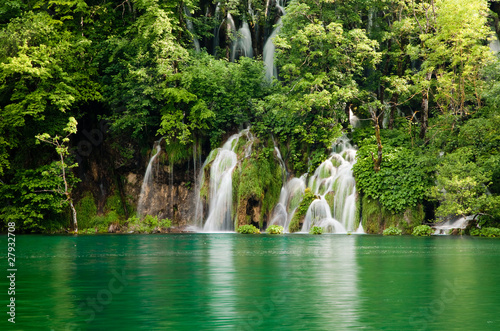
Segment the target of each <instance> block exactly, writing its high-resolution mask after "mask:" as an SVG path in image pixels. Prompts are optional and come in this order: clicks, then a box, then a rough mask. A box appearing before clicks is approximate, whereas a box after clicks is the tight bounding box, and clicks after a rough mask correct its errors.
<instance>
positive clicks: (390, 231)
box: [382, 226, 403, 236]
mask: <svg viewBox="0 0 500 331" xmlns="http://www.w3.org/2000/svg"><path fill="white" fill-rule="evenodd" d="M402 233H403V231H402V230H401V229H398V228H397V227H395V226H390V227H388V228H386V229H385V230H384V232H382V234H383V235H384V236H400V235H401V234H402Z"/></svg>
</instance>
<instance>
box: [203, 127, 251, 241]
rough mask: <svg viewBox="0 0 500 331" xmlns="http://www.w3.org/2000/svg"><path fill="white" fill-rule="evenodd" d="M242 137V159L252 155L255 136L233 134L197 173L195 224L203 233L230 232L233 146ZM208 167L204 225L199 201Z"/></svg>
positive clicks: (233, 163)
mask: <svg viewBox="0 0 500 331" xmlns="http://www.w3.org/2000/svg"><path fill="white" fill-rule="evenodd" d="M242 136H245V137H246V140H247V143H246V146H245V157H248V156H250V154H251V153H252V144H253V140H254V137H253V135H252V134H251V133H250V129H245V130H243V131H241V132H240V133H238V134H234V135H232V136H231V137H229V139H228V140H227V141H226V143H224V145H223V146H222V147H221V148H217V149H215V150H213V151H212V152H210V154H209V156H208V157H207V159H206V160H205V163H204V164H203V167H202V169H201V170H200V174H199V177H198V178H199V179H198V181H199V185H200V188H199V189H198V191H197V201H196V221H197V226H198V227H199V228H202V229H203V232H215V231H233V230H234V222H233V219H232V215H233V213H232V205H233V180H232V175H233V171H234V169H235V168H236V165H237V163H238V156H237V154H236V152H237V151H236V147H237V146H238V141H239V139H240V138H241V137H242ZM209 164H210V178H209V184H208V185H209V186H208V217H207V219H206V221H205V222H204V224H203V217H204V215H203V203H202V199H201V186H203V185H205V175H204V174H205V168H206V167H207V166H208V165H209Z"/></svg>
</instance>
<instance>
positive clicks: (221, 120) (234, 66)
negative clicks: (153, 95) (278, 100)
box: [159, 52, 267, 148]
mask: <svg viewBox="0 0 500 331" xmlns="http://www.w3.org/2000/svg"><path fill="white" fill-rule="evenodd" d="M181 70H182V75H181V76H180V85H181V90H182V91H183V92H182V93H183V95H186V97H185V98H184V100H181V98H180V97H179V98H178V99H176V100H172V101H171V102H170V104H171V105H172V106H171V107H177V110H176V114H178V115H177V116H180V117H178V118H177V119H176V120H173V119H172V121H171V122H170V123H171V124H170V125H169V124H168V123H165V122H162V128H161V129H160V130H159V132H160V133H161V134H163V133H168V132H170V131H172V132H177V131H179V130H177V129H174V130H172V125H173V124H174V123H180V122H182V124H178V125H183V126H185V127H186V129H184V134H182V135H180V137H185V139H191V138H190V137H191V133H192V132H194V131H196V132H206V133H207V134H208V136H209V138H210V142H211V146H212V148H215V147H217V146H218V145H219V143H220V140H221V138H222V136H223V135H224V134H225V133H226V132H228V131H230V130H231V129H232V128H235V127H241V126H243V125H244V124H246V123H248V122H250V121H251V120H252V119H253V108H254V106H253V102H252V100H253V99H254V98H261V97H262V96H263V95H265V93H266V91H267V88H266V85H265V84H263V65H262V63H260V62H257V61H254V60H251V59H249V58H242V59H241V60H240V61H239V62H235V63H233V62H227V61H225V60H216V59H214V58H213V57H211V56H210V55H208V54H207V53H205V52H201V53H200V54H197V55H195V56H193V57H192V58H190V59H189V61H186V63H185V64H184V65H183V66H182V68H181ZM179 90H180V89H179V88H177V89H176V91H177V92H175V93H181V92H179ZM172 93H174V92H173V89H172ZM187 95H189V98H190V99H188V98H187ZM188 100H189V102H188ZM173 112H174V110H173V109H165V110H163V114H164V115H163V116H164V118H165V116H167V115H165V114H173ZM168 116H172V115H168ZM185 119H187V121H186V120H185ZM179 140H180V141H181V142H182V141H183V140H182V139H179Z"/></svg>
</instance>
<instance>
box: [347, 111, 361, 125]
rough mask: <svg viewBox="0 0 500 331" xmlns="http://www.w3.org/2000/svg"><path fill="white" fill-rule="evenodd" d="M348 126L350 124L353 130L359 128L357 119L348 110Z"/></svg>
mask: <svg viewBox="0 0 500 331" xmlns="http://www.w3.org/2000/svg"><path fill="white" fill-rule="evenodd" d="M349 124H351V126H352V127H353V128H357V127H358V126H359V118H358V117H357V116H356V115H354V113H353V112H352V110H350V109H349Z"/></svg>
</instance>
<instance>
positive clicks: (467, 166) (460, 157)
mask: <svg viewBox="0 0 500 331" xmlns="http://www.w3.org/2000/svg"><path fill="white" fill-rule="evenodd" d="M436 179H437V185H436V186H434V187H433V188H432V189H431V191H430V196H431V197H432V198H435V199H438V200H439V201H440V202H441V204H440V205H439V207H438V209H437V215H438V216H443V217H444V216H447V215H460V216H466V215H474V214H479V213H481V212H483V211H484V210H483V208H482V207H483V206H484V204H485V201H486V200H489V199H491V198H494V197H488V196H487V195H486V190H487V186H488V185H489V184H490V180H491V173H490V172H489V171H485V170H484V169H483V168H481V167H480V166H478V164H477V163H476V162H473V158H472V153H471V151H470V150H469V149H468V148H461V149H457V150H456V151H454V152H453V153H450V154H448V155H446V156H445V157H444V158H443V159H442V160H441V163H440V164H439V166H438V167H437V176H436Z"/></svg>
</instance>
